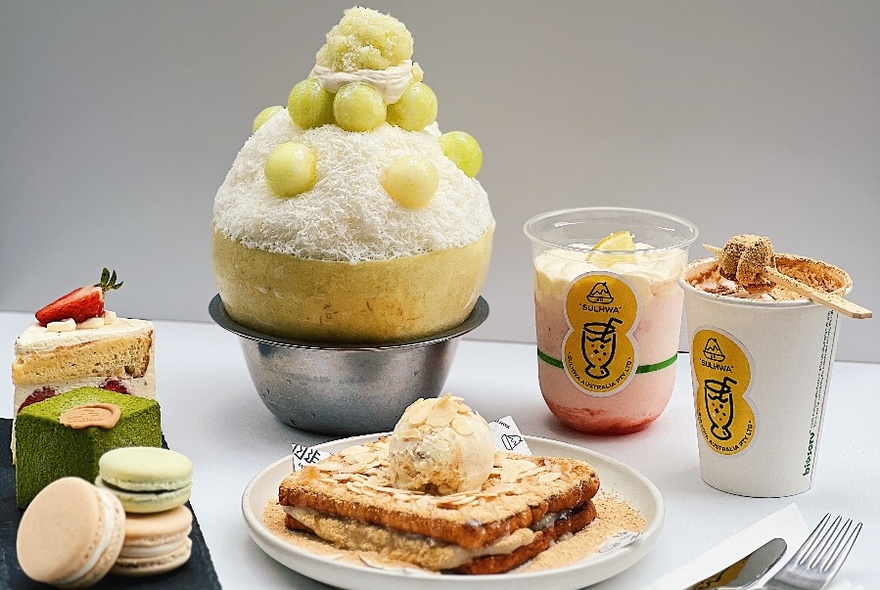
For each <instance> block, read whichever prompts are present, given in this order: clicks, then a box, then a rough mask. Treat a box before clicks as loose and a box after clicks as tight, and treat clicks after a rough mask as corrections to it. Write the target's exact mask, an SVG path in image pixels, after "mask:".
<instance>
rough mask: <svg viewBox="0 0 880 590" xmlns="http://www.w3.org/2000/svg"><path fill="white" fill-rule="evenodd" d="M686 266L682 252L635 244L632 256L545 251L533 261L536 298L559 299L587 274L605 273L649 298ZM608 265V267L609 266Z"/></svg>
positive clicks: (558, 250) (587, 251)
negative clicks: (626, 280)
mask: <svg viewBox="0 0 880 590" xmlns="http://www.w3.org/2000/svg"><path fill="white" fill-rule="evenodd" d="M686 262H687V252H685V251H683V250H676V249H673V250H656V249H653V248H652V247H651V246H650V245H648V244H643V243H638V244H636V249H635V251H633V252H623V253H618V252H615V253H604V252H590V251H589V250H584V251H575V250H566V249H564V248H556V249H551V250H546V251H544V252H542V253H540V254H538V255H537V256H536V257H535V260H534V264H535V271H536V272H537V274H538V278H539V280H538V281H537V283H536V292H535V294H536V297H538V298H539V299H540V298H541V297H544V296H547V297H561V296H563V295H564V293H561V292H560V291H561V290H564V289H567V286H568V284H569V283H570V282H571V281H572V280H574V279H575V278H577V277H579V276H580V275H582V274H584V273H588V272H596V271H601V272H609V273H613V274H617V275H620V276H622V277H624V278H626V279H629V281H630V282H631V283H632V284H633V286H634V287H635V288H636V289H637V290H638V292H639V294H640V296H641V297H652V296H655V295H657V294H659V293H660V292H662V291H665V290H666V288H667V287H668V286H669V284H671V283H674V282H675V280H676V278H677V277H678V273H679V271H680V270H681V268H682V267H684V265H685V263H686ZM609 263H610V264H609Z"/></svg>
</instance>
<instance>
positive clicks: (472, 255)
mask: <svg viewBox="0 0 880 590" xmlns="http://www.w3.org/2000/svg"><path fill="white" fill-rule="evenodd" d="M412 53H413V40H412V36H411V35H410V33H409V31H408V30H407V29H406V27H405V26H404V25H403V24H402V23H401V22H400V21H398V20H396V19H394V18H393V17H391V16H387V15H382V14H380V13H378V12H375V11H373V10H370V9H366V8H352V9H350V10H347V11H346V12H345V15H344V17H343V18H342V20H341V21H340V23H339V24H338V25H337V26H336V27H334V28H333V29H332V30H331V31H330V33H328V35H327V42H326V44H325V45H324V46H323V47H322V48H321V49H320V51H318V54H317V57H316V65H315V67H314V69H313V70H312V72H311V73H310V74H309V76H308V77H307V78H306V79H305V80H302V81H301V82H299V83H297V84H296V85H295V86H294V88H293V90H292V91H291V93H290V96H289V97H288V102H287V106H286V108H284V107H281V106H275V107H269V108H267V109H265V110H264V111H263V112H261V113H260V114H259V115H258V116H257V118H256V119H255V121H254V133H253V135H252V136H251V137H250V139H248V141H247V142H246V143H245V145H244V147H243V148H242V149H241V151H240V152H239V154H238V156H237V157H236V159H235V162H234V163H233V165H232V169H231V170H230V171H229V173H228V175H227V177H226V180H225V181H224V183H223V184H222V186H221V187H220V189H219V190H218V192H217V195H216V198H215V201H214V217H213V259H214V269H215V274H216V279H217V285H218V290H219V292H220V297H221V299H222V301H223V304H224V307H225V308H226V311H227V313H228V314H229V315H230V316H231V317H232V318H233V319H234V320H235V321H237V322H239V323H241V324H243V325H245V326H247V327H248V328H251V329H254V330H257V331H260V332H264V333H267V334H271V335H274V336H279V337H283V338H289V339H295V340H300V341H315V342H351V343H373V342H377V343H378V342H395V341H402V340H408V339H416V338H420V337H424V336H427V335H431V334H434V333H437V332H441V331H444V330H447V329H450V328H453V327H455V326H457V325H458V324H460V323H461V322H462V321H464V319H465V318H466V317H467V316H468V314H469V313H470V312H471V310H472V309H473V307H474V305H475V303H476V301H477V299H478V297H479V294H480V291H481V290H482V287H483V283H484V281H485V278H486V273H487V272H488V266H489V259H490V255H491V247H492V235H493V230H494V225H495V221H494V219H493V217H492V213H491V211H490V208H489V202H488V198H487V195H486V192H485V191H484V190H483V188H482V186H481V185H480V183H479V182H478V181H477V180H476V179H475V178H474V176H475V175H476V174H477V172H478V171H479V169H480V166H481V163H482V152H481V150H480V148H479V144H477V142H476V140H475V139H474V138H473V137H471V136H470V135H468V134H467V133H464V132H461V131H453V132H450V133H441V132H440V130H439V127H438V125H437V123H436V116H437V107H438V101H437V98H436V95H435V94H434V92H433V91H432V90H431V88H430V87H429V86H427V85H426V84H425V83H424V82H423V78H424V72H423V71H422V69H421V68H420V67H419V66H418V64H416V63H413V62H412V60H411V57H412Z"/></svg>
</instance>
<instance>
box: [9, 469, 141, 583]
mask: <svg viewBox="0 0 880 590" xmlns="http://www.w3.org/2000/svg"><path fill="white" fill-rule="evenodd" d="M124 538H125V512H124V511H123V509H122V504H121V502H120V501H119V499H117V498H116V496H114V495H113V494H111V493H109V492H107V491H106V490H102V489H100V488H98V487H96V486H94V485H92V484H91V483H89V482H87V481H85V480H84V479H80V478H77V477H64V478H61V479H58V480H56V481H54V482H52V483H50V484H49V485H47V486H46V487H45V488H43V489H42V491H40V493H39V494H37V495H36V497H34V499H33V501H32V502H31V503H30V505H29V506H28V508H27V510H25V512H24V514H23V515H22V517H21V524H20V525H19V527H18V534H17V536H16V540H15V546H16V550H17V552H18V563H19V565H20V566H21V569H22V571H23V572H24V573H25V575H27V576H28V577H29V578H31V579H33V580H35V581H37V582H43V583H46V584H50V585H52V586H56V587H58V588H87V587H89V586H91V585H92V584H95V583H96V582H98V581H99V580H101V579H102V578H103V577H104V576H105V575H106V574H107V572H108V571H110V568H111V567H112V566H113V564H114V562H115V561H116V558H117V557H118V556H119V552H120V551H121V550H122V543H123V539H124Z"/></svg>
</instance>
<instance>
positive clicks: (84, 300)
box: [35, 268, 122, 326]
mask: <svg viewBox="0 0 880 590" xmlns="http://www.w3.org/2000/svg"><path fill="white" fill-rule="evenodd" d="M121 286H122V282H121V281H120V282H119V283H117V282H116V271H115V270H114V271H113V273H112V274H111V273H110V271H109V270H107V269H106V268H105V269H104V270H103V271H102V272H101V281H100V282H99V283H98V284H97V285H90V286H88V287H80V288H79V289H74V290H73V291H71V292H70V293H68V294H67V295H64V296H62V297H59V298H58V299H56V300H55V301H53V302H52V303H50V304H49V305H47V306H45V307H44V308H42V309H41V310H40V311H38V312H37V313H36V314H35V315H36V318H37V321H38V322H40V325H41V326H45V325H46V324H48V323H49V322H60V321H62V320H66V319H68V318H73V320H74V321H75V322H76V323H80V322H84V321H85V320H87V319H89V318H97V317H101V316H103V315H104V293H106V292H107V291H111V290H115V289H118V288H119V287H121Z"/></svg>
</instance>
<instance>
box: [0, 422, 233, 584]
mask: <svg viewBox="0 0 880 590" xmlns="http://www.w3.org/2000/svg"><path fill="white" fill-rule="evenodd" d="M11 435H12V420H11V419H10V418H0V588H15V589H16V590H19V589H21V590H28V589H34V590H36V589H40V588H42V589H45V588H50V586H47V585H45V584H40V583H37V582H34V581H33V580H31V579H30V578H28V577H27V576H25V575H24V573H23V572H22V571H21V568H20V567H19V566H18V557H17V556H16V553H15V536H16V533H17V531H18V523H19V522H21V515H22V514H23V513H24V512H23V511H22V510H20V509H19V508H18V506H16V505H15V467H13V465H12V452H11V451H10V450H9V441H10V437H11ZM186 506H187V508H189V509H190V511H191V512H192V513H193V523H192V532H191V533H190V535H189V536H190V539H192V556H191V557H190V558H189V561H188V562H187V563H186V564H185V565H183V566H182V567H180V568H178V569H176V570H174V571H171V572H168V573H167V574H160V575H157V576H149V577H144V578H128V577H123V576H115V575H108V576H107V577H105V578H104V579H103V580H101V581H100V582H98V583H97V584H95V585H94V586H92V588H95V589H96V590H100V589H102V588H104V589H108V588H137V589H141V588H143V589H151V588H156V589H159V588H162V589H167V590H175V589H178V588H179V589H184V588H187V589H188V588H199V589H202V588H205V589H208V590H212V589H218V590H219V588H220V581H219V580H218V579H217V572H216V570H215V569H214V562H213V561H211V553H210V551H208V546H207V545H206V544H205V537H204V536H203V535H202V530H201V528H200V527H199V521H198V519H197V518H196V516H195V511H194V510H193V509H192V505H191V504H190V503H189V502H187V503H186Z"/></svg>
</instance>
